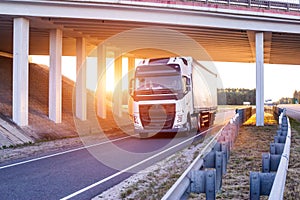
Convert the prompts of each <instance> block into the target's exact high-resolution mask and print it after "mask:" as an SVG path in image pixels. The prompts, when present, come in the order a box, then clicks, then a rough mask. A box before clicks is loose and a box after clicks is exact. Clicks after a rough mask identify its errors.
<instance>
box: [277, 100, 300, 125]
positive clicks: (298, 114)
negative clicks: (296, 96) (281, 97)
mask: <svg viewBox="0 0 300 200" xmlns="http://www.w3.org/2000/svg"><path fill="white" fill-rule="evenodd" d="M279 107H280V108H285V109H286V114H287V115H288V116H289V117H291V118H293V119H295V120H297V121H299V122H300V104H281V105H279Z"/></svg>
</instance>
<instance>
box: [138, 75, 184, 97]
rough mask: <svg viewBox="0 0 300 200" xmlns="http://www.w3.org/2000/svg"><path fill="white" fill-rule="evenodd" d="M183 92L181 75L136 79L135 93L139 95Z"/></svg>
mask: <svg viewBox="0 0 300 200" xmlns="http://www.w3.org/2000/svg"><path fill="white" fill-rule="evenodd" d="M182 91H183V90H182V79H181V77H180V75H169V76H166V75H164V76H143V77H136V81H135V92H136V94H137V95H147V94H150V95H151V94H178V93H182Z"/></svg>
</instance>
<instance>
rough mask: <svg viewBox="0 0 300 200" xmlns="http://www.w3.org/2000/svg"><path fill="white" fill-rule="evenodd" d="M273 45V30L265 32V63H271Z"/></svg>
mask: <svg viewBox="0 0 300 200" xmlns="http://www.w3.org/2000/svg"><path fill="white" fill-rule="evenodd" d="M271 47H272V32H264V54H265V57H264V60H265V62H264V63H270V59H271Z"/></svg>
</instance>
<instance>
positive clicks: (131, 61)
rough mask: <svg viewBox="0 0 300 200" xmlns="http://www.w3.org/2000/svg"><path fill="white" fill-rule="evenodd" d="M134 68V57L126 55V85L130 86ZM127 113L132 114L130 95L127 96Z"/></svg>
mask: <svg viewBox="0 0 300 200" xmlns="http://www.w3.org/2000/svg"><path fill="white" fill-rule="evenodd" d="M134 70H135V58H134V57H128V87H129V86H130V81H131V79H132V78H133V77H134ZM128 98H129V99H128V114H129V116H133V99H132V97H131V96H128Z"/></svg>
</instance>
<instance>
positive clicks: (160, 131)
mask: <svg viewBox="0 0 300 200" xmlns="http://www.w3.org/2000/svg"><path fill="white" fill-rule="evenodd" d="M186 131H187V128H186V127H183V128H172V129H159V130H157V129H142V130H137V129H135V130H134V133H135V134H140V135H142V134H148V133H149V134H156V133H178V132H186Z"/></svg>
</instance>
